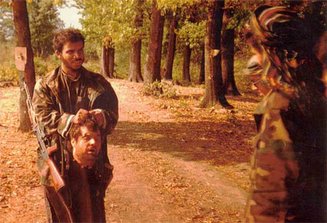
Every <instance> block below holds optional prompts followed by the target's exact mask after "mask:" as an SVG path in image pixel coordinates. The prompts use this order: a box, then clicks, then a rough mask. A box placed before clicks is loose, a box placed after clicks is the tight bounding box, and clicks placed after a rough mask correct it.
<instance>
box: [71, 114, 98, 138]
mask: <svg viewBox="0 0 327 223" xmlns="http://www.w3.org/2000/svg"><path fill="white" fill-rule="evenodd" d="M82 126H85V127H86V128H88V129H90V130H92V131H93V132H96V131H97V130H100V127H99V126H98V124H97V122H96V120H95V118H94V117H93V115H91V114H90V113H87V114H85V115H81V117H80V120H79V123H73V124H72V126H71V128H70V131H69V138H70V139H76V140H77V138H78V137H79V136H80V135H81V127H82Z"/></svg>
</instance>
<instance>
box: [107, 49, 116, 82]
mask: <svg viewBox="0 0 327 223" xmlns="http://www.w3.org/2000/svg"><path fill="white" fill-rule="evenodd" d="M108 60H109V64H108V66H109V67H108V70H109V78H114V77H115V75H114V72H115V48H113V47H109V48H108Z"/></svg>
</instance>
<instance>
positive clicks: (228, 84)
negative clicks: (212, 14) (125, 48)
mask: <svg viewBox="0 0 327 223" xmlns="http://www.w3.org/2000/svg"><path fill="white" fill-rule="evenodd" d="M232 16H233V12H232V10H230V9H225V11H224V17H223V32H222V38H221V60H222V61H221V66H222V75H223V81H224V92H225V94H229V93H232V94H233V95H234V96H237V95H241V94H240V92H239V91H238V89H237V87H236V82H235V78H234V46H235V42H234V35H235V31H234V29H233V28H228V27H227V26H228V22H229V21H230V19H231V17H232Z"/></svg>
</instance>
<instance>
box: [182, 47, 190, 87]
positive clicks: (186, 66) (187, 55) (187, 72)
mask: <svg viewBox="0 0 327 223" xmlns="http://www.w3.org/2000/svg"><path fill="white" fill-rule="evenodd" d="M191 53H192V49H191V47H190V45H189V44H186V45H185V46H184V52H183V57H184V60H183V81H185V82H188V83H189V82H191V74H190V65H191Z"/></svg>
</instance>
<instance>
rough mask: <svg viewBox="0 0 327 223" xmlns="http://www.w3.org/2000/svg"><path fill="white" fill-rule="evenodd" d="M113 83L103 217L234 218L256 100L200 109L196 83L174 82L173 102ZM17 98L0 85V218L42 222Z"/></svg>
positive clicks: (238, 213)
mask: <svg viewBox="0 0 327 223" xmlns="http://www.w3.org/2000/svg"><path fill="white" fill-rule="evenodd" d="M112 84H113V87H114V88H115V90H116V92H117V95H118V97H119V102H120V121H119V124H118V126H117V128H116V130H115V132H114V133H113V134H112V135H111V136H110V137H109V154H110V159H111V162H112V163H113V165H114V166H115V170H114V179H113V181H112V183H111V185H110V187H109V189H108V191H107V196H106V201H105V202H106V209H107V221H108V222H240V221H241V220H242V215H243V209H244V205H245V200H246V189H247V187H248V177H247V176H248V165H247V162H248V159H249V154H250V151H251V146H250V143H251V142H250V140H251V137H252V135H253V133H254V126H253V125H252V122H251V120H250V119H251V116H250V111H251V110H252V109H253V106H254V104H255V100H254V99H251V98H249V97H244V98H243V99H242V101H240V99H231V100H232V103H234V104H235V103H238V104H237V105H239V106H240V107H241V109H239V110H235V111H233V112H228V111H224V110H214V109H199V108H197V107H196V104H197V103H198V101H199V95H201V94H202V92H203V89H200V88H183V87H178V95H179V100H167V99H155V98H153V97H145V96H143V95H142V94H141V93H140V91H141V88H142V85H141V84H135V83H129V82H126V81H122V80H114V81H112ZM17 95H18V89H17V88H14V87H10V88H0V107H1V108H2V111H1V113H0V137H1V139H3V140H2V141H1V144H0V171H1V172H0V219H6V222H17V220H19V221H21V222H45V221H46V218H45V211H44V201H43V194H42V189H41V187H40V186H39V183H38V175H37V172H36V167H35V151H34V148H35V147H36V142H35V139H34V137H33V135H31V134H23V133H20V132H18V131H17V130H16V129H17V126H18V121H17V120H18V113H17V111H18V105H17V101H18V97H17ZM233 100H234V101H233Z"/></svg>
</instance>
